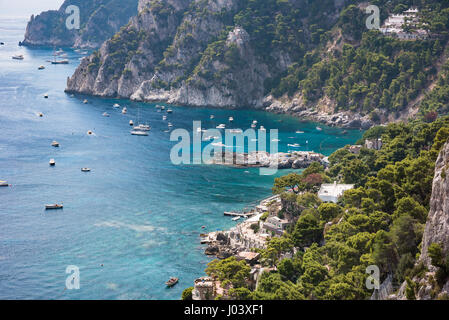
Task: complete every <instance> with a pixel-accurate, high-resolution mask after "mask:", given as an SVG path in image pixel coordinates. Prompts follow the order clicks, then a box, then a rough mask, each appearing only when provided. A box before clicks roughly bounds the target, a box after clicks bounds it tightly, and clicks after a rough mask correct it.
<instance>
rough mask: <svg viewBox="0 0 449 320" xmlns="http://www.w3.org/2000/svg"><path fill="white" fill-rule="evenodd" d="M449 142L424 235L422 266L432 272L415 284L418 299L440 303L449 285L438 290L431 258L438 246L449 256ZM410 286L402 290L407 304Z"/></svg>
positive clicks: (438, 168)
mask: <svg viewBox="0 0 449 320" xmlns="http://www.w3.org/2000/svg"><path fill="white" fill-rule="evenodd" d="M448 175H449V142H446V144H445V145H444V146H443V148H442V150H441V151H440V154H439V156H438V159H437V161H436V163H435V175H434V178H433V185H432V197H431V199H430V211H429V215H428V217H427V222H426V226H425V230H424V234H423V240H422V250H421V255H420V258H419V261H418V263H423V264H424V266H425V267H426V268H427V269H428V272H426V273H425V274H424V275H423V276H422V277H415V278H413V279H412V280H413V281H414V282H415V283H416V284H417V285H418V290H417V292H416V298H417V299H419V300H431V299H437V298H439V297H441V296H447V295H448V294H449V281H447V282H446V283H445V284H444V285H442V286H441V287H440V288H435V272H436V271H437V268H435V267H434V266H433V265H432V264H431V259H430V257H429V252H428V250H429V247H430V245H431V244H432V243H438V244H439V245H440V246H441V248H442V252H443V255H445V256H448V255H449V176H448ZM405 287H406V282H404V283H403V284H402V286H401V290H399V292H398V294H397V299H400V300H405V299H406V296H405Z"/></svg>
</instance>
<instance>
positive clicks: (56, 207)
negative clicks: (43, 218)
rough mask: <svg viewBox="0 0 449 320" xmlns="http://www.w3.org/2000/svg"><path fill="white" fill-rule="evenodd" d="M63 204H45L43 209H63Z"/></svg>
mask: <svg viewBox="0 0 449 320" xmlns="http://www.w3.org/2000/svg"><path fill="white" fill-rule="evenodd" d="M63 208H64V206H63V205H62V204H46V205H45V210H57V209H63Z"/></svg>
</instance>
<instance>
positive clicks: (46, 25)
mask: <svg viewBox="0 0 449 320" xmlns="http://www.w3.org/2000/svg"><path fill="white" fill-rule="evenodd" d="M71 5H75V6H78V8H79V9H80V29H79V30H76V29H73V30H69V29H68V28H67V27H66V20H67V18H69V16H70V14H67V13H66V9H67V7H68V6H71ZM137 6H138V0H121V1H120V0H100V1H96V0H84V1H83V0H65V1H64V3H63V4H62V6H61V7H60V8H59V10H49V11H45V12H42V13H41V14H39V15H36V16H34V15H32V16H31V19H30V21H29V22H28V25H27V28H26V33H25V38H24V40H23V41H22V42H21V44H23V45H26V46H52V47H53V46H55V47H78V48H98V47H100V45H101V44H102V43H103V42H104V41H105V40H107V39H109V38H110V37H112V36H113V35H114V34H115V33H116V32H118V31H119V29H120V27H122V26H124V25H126V24H127V23H128V21H129V19H130V18H131V17H132V16H134V15H136V14H137Z"/></svg>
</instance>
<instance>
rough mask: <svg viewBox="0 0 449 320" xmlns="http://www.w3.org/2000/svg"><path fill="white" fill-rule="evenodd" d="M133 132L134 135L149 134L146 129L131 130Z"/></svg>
mask: <svg viewBox="0 0 449 320" xmlns="http://www.w3.org/2000/svg"><path fill="white" fill-rule="evenodd" d="M131 134H132V135H133V136H147V135H148V132H146V131H140V130H132V131H131Z"/></svg>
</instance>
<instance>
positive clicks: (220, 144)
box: [212, 142, 226, 147]
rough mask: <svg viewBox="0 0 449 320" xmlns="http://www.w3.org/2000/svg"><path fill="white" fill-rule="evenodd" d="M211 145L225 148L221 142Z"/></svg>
mask: <svg viewBox="0 0 449 320" xmlns="http://www.w3.org/2000/svg"><path fill="white" fill-rule="evenodd" d="M212 145H213V146H214V147H226V145H225V144H223V143H222V142H214V143H212Z"/></svg>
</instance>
